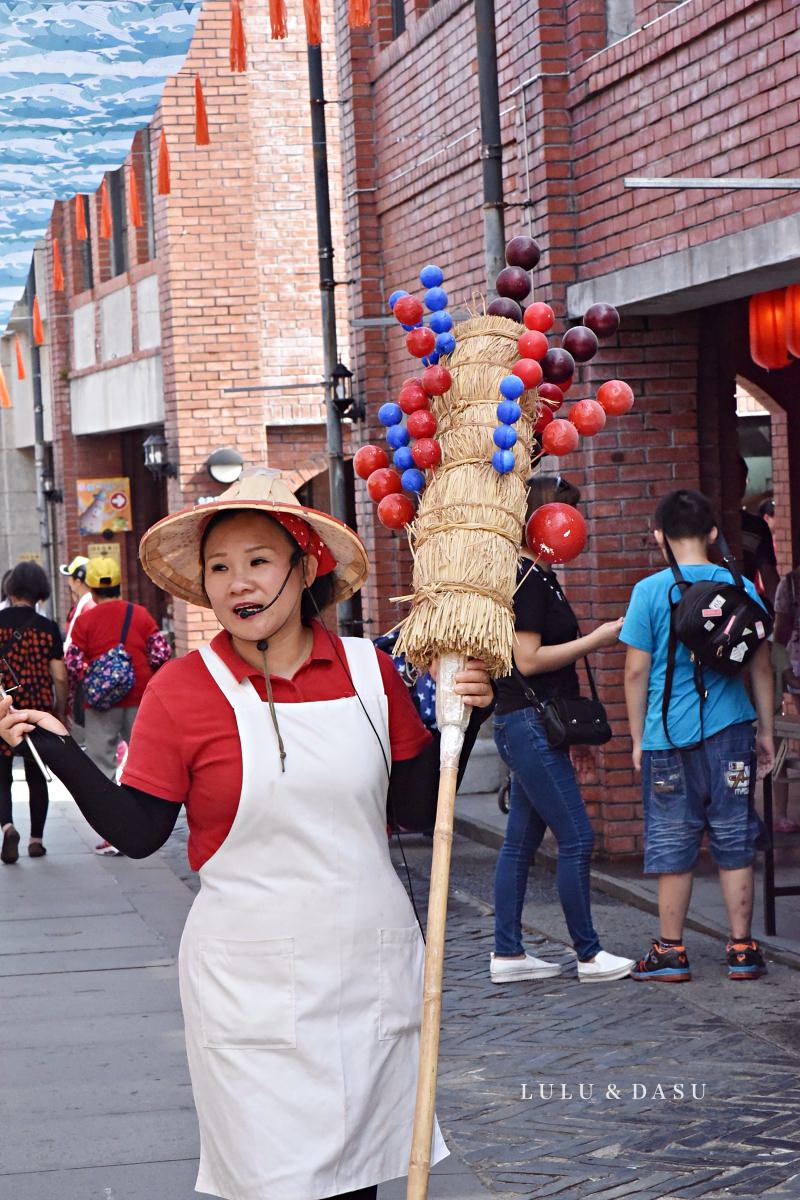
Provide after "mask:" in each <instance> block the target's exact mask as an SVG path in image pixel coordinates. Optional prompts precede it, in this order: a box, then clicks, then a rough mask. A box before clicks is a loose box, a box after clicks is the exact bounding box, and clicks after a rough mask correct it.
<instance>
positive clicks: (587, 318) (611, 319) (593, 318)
mask: <svg viewBox="0 0 800 1200" xmlns="http://www.w3.org/2000/svg"><path fill="white" fill-rule="evenodd" d="M583 323H584V325H586V326H587V327H588V328H589V329H591V331H592V333H596V334H597V336H598V337H599V338H609V337H613V336H614V334H615V333H616V332H617V330H618V329H619V313H618V312H617V310H616V309H615V308H614V306H613V304H593V305H592V307H591V308H588V309H587V310H586V312H585V313H584V316H583Z"/></svg>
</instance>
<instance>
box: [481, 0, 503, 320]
mask: <svg viewBox="0 0 800 1200" xmlns="http://www.w3.org/2000/svg"><path fill="white" fill-rule="evenodd" d="M475 35H476V37H477V41H478V87H479V89H480V108H481V160H482V162H483V245H484V257H485V262H486V297H487V299H489V300H491V299H494V297H495V296H496V295H497V292H496V291H495V287H494V281H495V279H496V278H497V276H498V274H499V273H500V271H502V269H503V267H504V266H505V265H506V260H505V244H506V238H505V221H504V202H503V143H502V138H501V134H500V93H499V89H498V83H497V33H496V29H495V17H494V0H475Z"/></svg>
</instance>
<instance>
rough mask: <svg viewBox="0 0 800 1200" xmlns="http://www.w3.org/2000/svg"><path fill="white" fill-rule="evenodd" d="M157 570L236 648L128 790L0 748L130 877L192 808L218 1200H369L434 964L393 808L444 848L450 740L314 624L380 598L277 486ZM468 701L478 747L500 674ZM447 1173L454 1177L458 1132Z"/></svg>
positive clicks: (154, 556) (250, 481) (203, 1066)
mask: <svg viewBox="0 0 800 1200" xmlns="http://www.w3.org/2000/svg"><path fill="white" fill-rule="evenodd" d="M140 553H141V560H142V563H143V566H144V568H145V570H146V571H147V573H148V574H149V575H150V577H151V578H152V579H153V580H154V581H155V582H156V583H158V584H159V585H160V586H161V587H163V588H165V589H166V590H167V591H169V592H171V593H172V595H174V596H178V597H180V598H182V599H184V600H188V601H191V602H192V603H194V604H198V605H201V606H203V607H206V608H212V609H213V611H214V613H215V615H216V617H217V619H218V620H219V622H220V624H221V625H222V626H223V629H222V631H221V632H220V633H219V634H218V635H217V636H216V637H215V638H214V640H213V641H212V643H211V644H210V645H209V646H204V647H203V648H202V649H201V650H200V651H195V652H193V653H191V654H189V655H187V656H186V657H184V658H181V659H178V660H176V661H174V662H172V663H168V664H167V665H166V666H165V667H163V668H162V670H161V671H160V672H159V673H158V674H157V675H156V676H154V678H153V680H152V682H151V683H150V685H149V686H148V689H147V692H146V693H145V696H144V699H143V701H142V704H141V707H140V710H139V715H138V717H137V720H136V725H135V728H134V731H133V737H132V739H131V744H130V750H129V755H128V762H127V766H126V769H125V773H124V775H123V779H122V784H123V786H122V787H121V788H118V787H115V786H114V785H113V784H111V783H109V782H108V781H107V780H105V778H104V777H102V776H101V775H100V773H99V772H97V771H94V770H92V769H91V767H90V764H89V763H88V762H87V760H86V758H85V756H84V755H83V754H82V753H81V752H80V750H79V749H78V747H77V746H76V745H75V743H74V742H73V741H72V739H69V738H68V737H67V736H66V730H65V729H64V727H63V726H62V725H60V724H59V722H58V721H57V720H55V719H54V718H53V717H52V716H49V715H47V714H45V713H43V712H14V711H13V710H10V708H9V704H8V703H7V702H4V704H3V706H2V707H1V708H0V735H2V736H3V737H4V738H5V739H6V740H7V741H8V742H10V743H11V744H17V743H18V742H19V740H20V738H21V737H22V735H23V734H25V733H26V732H32V733H33V741H34V742H35V744H36V746H37V748H38V749H39V750H40V753H41V754H42V756H43V758H44V759H45V761H47V763H48V764H49V765H50V767H51V769H52V770H53V771H54V772H55V773H56V774H58V775H59V777H60V778H61V779H62V780H63V782H64V783H65V784H66V786H67V787H68V788H69V790H70V791H71V792H72V794H73V796H74V797H75V799H76V800H77V802H78V804H79V806H80V807H81V810H82V811H83V813H84V815H85V816H86V817H87V819H88V820H89V822H90V823H91V825H92V826H93V828H95V829H96V830H98V832H99V833H100V834H101V835H102V836H103V837H106V838H108V840H109V841H111V842H112V843H113V844H114V845H115V846H118V847H119V848H120V849H121V850H122V851H123V852H124V853H125V854H127V855H129V856H131V857H143V856H145V855H147V854H150V853H152V852H153V851H154V850H156V849H157V848H158V847H159V846H161V845H163V843H164V842H165V841H166V839H167V837H168V836H169V834H170V832H171V831H172V829H173V827H174V824H175V820H176V818H177V814H178V810H179V806H180V804H181V803H184V804H185V805H186V810H187V817H188V822H189V858H190V862H191V864H192V865H193V866H194V867H195V868H196V869H198V870H199V872H200V879H201V883H202V887H201V890H200V894H199V895H198V897H197V898H196V900H195V902H194V905H193V907H192V910H191V912H190V914H189V917H188V919H187V924H186V928H185V931H184V935H183V939H182V943H181V952H180V983H181V999H182V1004H183V1010H184V1018H185V1022H186V1041H187V1051H188V1058H189V1066H190V1070H191V1075H192V1086H193V1090H194V1095H195V1102H196V1106H197V1111H198V1117H199V1123H200V1132H201V1143H202V1150H201V1159H200V1172H199V1176H198V1180H197V1189H198V1190H199V1191H203V1192H208V1193H210V1194H212V1195H216V1196H222V1197H228V1198H230V1200H315V1198H319V1197H328V1196H341V1195H351V1194H353V1193H356V1194H357V1195H358V1196H359V1198H362V1197H363V1200H369V1198H370V1197H373V1196H374V1194H375V1189H376V1185H377V1184H378V1183H380V1182H382V1181H383V1180H386V1179H390V1178H394V1177H396V1176H398V1175H401V1174H404V1173H405V1171H406V1169H407V1165H408V1155H409V1148H410V1143H411V1125H412V1120H413V1108H414V1094H415V1087H416V1063H417V1057H418V1055H417V1045H418V1025H419V1011H420V1001H421V978H422V962H423V949H422V939H421V935H420V932H419V929H418V928H417V926H416V924H415V920H414V913H413V911H412V909H411V906H410V904H409V901H408V899H407V897H406V894H405V891H404V889H403V887H402V885H401V884H400V881H399V879H398V878H397V876H396V874H395V872H394V869H393V867H392V863H391V859H390V857H389V853H388V849H387V840H386V818H387V790H388V813H389V818H390V820H391V821H392V822H393V823H396V824H401V825H403V826H405V827H408V828H419V829H422V828H426V827H428V826H429V825H430V823H431V815H432V812H431V810H432V808H433V807H434V806H435V796H436V783H437V778H438V754H437V750H436V745H435V739H432V738H431V735H430V734H429V733H428V732H427V731H426V730H425V729H424V728H423V726H422V723H421V722H420V720H419V718H418V716H417V714H416V712H415V710H414V707H413V704H412V702H411V700H410V698H409V696H408V694H407V692H406V690H405V686H404V685H403V683H402V680H400V678H399V676H398V675H397V673H396V672H395V671H394V668H393V666H392V664H391V660H390V659H389V658H388V657H387V656H385V655H381V654H380V653H379V652H377V651H375V649H374V647H373V646H372V644H371V643H370V642H368V641H365V640H362V639H359V638H346V639H343V640H340V639H339V638H337V637H335V636H334V635H332V634H330V633H328V632H327V630H326V629H325V628H324V626H323V625H322V624H321V623H320V622H319V621H318V620H315V619H313V616H314V613H315V612H319V610H320V609H322V608H324V607H325V604H326V603H329V602H330V601H332V600H338V599H343V598H345V597H347V596H350V595H352V594H353V592H355V591H356V590H357V589H358V588H359V587H360V586H361V585H362V583H363V582H364V579H365V578H366V574H367V566H368V564H367V557H366V552H365V550H364V547H363V546H362V544H361V542H360V540H359V539H358V537H357V536H356V534H355V533H353V531H352V530H350V529H349V528H347V526H345V525H343V524H341V523H340V522H339V521H337V520H335V519H334V518H333V517H331V516H329V515H328V514H326V513H322V512H318V511H316V510H314V509H309V508H305V507H303V506H301V505H300V504H299V503H298V501H297V500H296V498H295V497H294V496H293V495H292V493H291V492H290V491H289V489H288V487H287V486H286V485H285V484H284V483H282V482H281V480H280V479H279V478H278V477H277V473H276V472H261V473H258V474H255V475H251V476H245V477H243V478H242V479H241V480H240V481H239V482H238V483H236V484H234V486H233V487H232V488H230V489H229V490H228V491H227V492H225V493H224V494H223V495H222V496H221V497H220V498H219V500H217V501H216V502H214V503H212V504H206V505H201V506H197V507H195V508H192V509H188V510H185V511H183V512H180V513H176V514H174V515H172V516H169V517H166V518H164V520H162V521H160V522H158V524H156V525H154V526H153V528H152V529H150V530H149V531H148V532H147V533H146V534H145V535H144V538H143V539H142V544H141V547H140ZM458 679H459V682H458V686H457V690H458V691H459V692H460V693H461V694H462V695H463V696H464V697H465V699H466V701H467V703H468V704H470V705H471V706H473V708H474V709H475V712H474V714H473V719H472V720H471V722H470V729H469V730H468V736H467V739H466V745H467V746H471V744H472V742H474V738H475V735H476V733H477V727H478V725H479V724H480V719H481V714H480V713H479V712H478V710H479V709H483V711H484V714H485V713H486V712H487V711H488V708H489V706H490V703H491V699H492V692H491V687H490V685H489V680H488V675H487V674H486V672H485V670H484V669H483V665H482V664H481V663H478V662H475V661H473V662H471V663H469V664H468V668H467V669H466V670H465V671H464V672H462V673H461V675H460V676H459V677H458ZM466 753H467V751H465V755H464V756H462V761H465V760H466ZM432 1151H433V1153H432V1161H434V1162H435V1161H438V1159H440V1158H442V1157H443V1156H444V1155H445V1154H446V1153H447V1151H446V1149H445V1147H444V1144H443V1142H442V1139H441V1135H440V1133H439V1131H438V1129H436V1130H435V1133H434V1144H433V1147H432Z"/></svg>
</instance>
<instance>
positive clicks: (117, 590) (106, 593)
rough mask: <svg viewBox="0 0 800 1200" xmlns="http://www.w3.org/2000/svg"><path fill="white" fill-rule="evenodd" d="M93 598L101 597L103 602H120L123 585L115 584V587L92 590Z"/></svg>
mask: <svg viewBox="0 0 800 1200" xmlns="http://www.w3.org/2000/svg"><path fill="white" fill-rule="evenodd" d="M91 592H92V595H93V596H99V597H100V599H101V600H118V599H119V597H120V596H121V595H122V585H121V584H119V583H115V584H114V586H113V587H101V588H92V589H91Z"/></svg>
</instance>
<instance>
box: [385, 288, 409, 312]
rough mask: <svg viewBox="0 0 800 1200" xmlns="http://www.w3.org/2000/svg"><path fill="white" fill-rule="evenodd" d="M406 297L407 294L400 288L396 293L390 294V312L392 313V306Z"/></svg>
mask: <svg viewBox="0 0 800 1200" xmlns="http://www.w3.org/2000/svg"><path fill="white" fill-rule="evenodd" d="M407 295H408V292H404V291H403V289H402V288H399V289H398V290H397V291H396V292H392V294H391V296H390V297H389V308H390V309H391V310H392V312H394V306H395V304H397V301H398V300H399V299H400V297H401V296H407Z"/></svg>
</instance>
